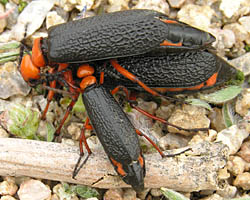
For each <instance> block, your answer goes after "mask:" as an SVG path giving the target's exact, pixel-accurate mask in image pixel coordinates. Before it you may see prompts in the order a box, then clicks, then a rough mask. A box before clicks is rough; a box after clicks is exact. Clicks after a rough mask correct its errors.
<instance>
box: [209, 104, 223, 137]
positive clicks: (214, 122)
mask: <svg viewBox="0 0 250 200" xmlns="http://www.w3.org/2000/svg"><path fill="white" fill-rule="evenodd" d="M208 118H209V119H210V120H211V127H212V128H213V129H215V130H216V131H217V132H219V131H222V130H224V129H225V128H226V125H225V123H224V119H223V115H222V111H221V109H219V108H216V107H215V108H213V110H212V111H211V112H209V115H208Z"/></svg>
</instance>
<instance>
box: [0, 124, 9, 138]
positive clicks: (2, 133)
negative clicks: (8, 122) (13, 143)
mask: <svg viewBox="0 0 250 200" xmlns="http://www.w3.org/2000/svg"><path fill="white" fill-rule="evenodd" d="M8 137H9V134H8V133H7V132H6V131H5V130H4V129H3V128H1V127H0V138H8Z"/></svg>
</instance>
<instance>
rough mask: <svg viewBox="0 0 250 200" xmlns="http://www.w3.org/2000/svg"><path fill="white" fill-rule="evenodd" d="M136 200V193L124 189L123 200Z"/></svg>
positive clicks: (129, 189)
mask: <svg viewBox="0 0 250 200" xmlns="http://www.w3.org/2000/svg"><path fill="white" fill-rule="evenodd" d="M135 199H136V191H135V190H133V189H131V188H128V189H124V194H123V200H135Z"/></svg>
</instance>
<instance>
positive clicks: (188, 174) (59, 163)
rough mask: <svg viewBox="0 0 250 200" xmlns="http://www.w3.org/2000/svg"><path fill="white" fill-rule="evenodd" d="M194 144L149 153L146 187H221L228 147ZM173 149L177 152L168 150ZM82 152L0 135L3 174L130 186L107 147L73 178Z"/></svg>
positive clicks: (59, 145) (96, 184) (94, 155)
mask: <svg viewBox="0 0 250 200" xmlns="http://www.w3.org/2000/svg"><path fill="white" fill-rule="evenodd" d="M191 148H192V151H187V152H185V153H183V154H182V155H179V156H176V157H174V158H164V159H162V158H161V156H160V155H159V154H158V153H153V154H148V155H145V159H146V177H145V187H148V188H160V187H168V188H172V189H175V190H177V191H183V192H190V191H199V190H216V189H218V188H219V186H218V180H217V175H218V170H219V169H220V168H223V167H224V166H225V164H226V161H227V158H228V149H227V147H226V146H225V145H223V144H221V143H208V142H204V143H201V144H197V145H195V146H191ZM182 150H183V149H182ZM178 151H180V150H178ZM173 152H175V153H176V151H165V153H166V154H168V153H173ZM78 153H79V149H78V148H77V147H74V146H67V145H64V144H59V143H48V142H40V141H34V140H22V139H12V138H0V175H2V176H7V175H9V176H30V177H35V178H42V179H50V180H58V181H65V182H70V183H78V184H84V185H89V186H93V187H97V188H121V187H130V186H128V185H126V184H125V183H124V182H123V181H122V180H121V179H120V177H118V176H117V174H116V172H115V171H114V169H113V166H112V165H111V163H110V162H109V160H108V158H107V156H106V155H105V154H104V151H100V152H96V151H94V152H93V154H92V155H91V156H90V158H89V160H88V162H87V163H86V164H85V165H84V167H83V168H82V169H81V170H80V172H79V174H78V175H77V176H76V179H77V180H74V179H72V178H71V176H72V172H73V169H74V165H75V164H76V161H77V159H78V155H79V154H78Z"/></svg>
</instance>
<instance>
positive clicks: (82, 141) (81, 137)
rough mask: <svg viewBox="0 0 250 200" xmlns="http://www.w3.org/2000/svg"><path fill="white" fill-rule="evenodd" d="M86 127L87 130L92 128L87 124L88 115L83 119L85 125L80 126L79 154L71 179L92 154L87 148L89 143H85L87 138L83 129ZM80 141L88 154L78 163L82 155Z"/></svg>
mask: <svg viewBox="0 0 250 200" xmlns="http://www.w3.org/2000/svg"><path fill="white" fill-rule="evenodd" d="M86 129H88V130H92V129H93V128H92V126H91V125H90V124H89V118H88V117H87V119H86V121H85V125H84V127H83V128H82V131H81V135H80V140H79V148H80V156H79V158H78V161H77V163H76V165H75V168H74V171H73V175H72V178H73V179H75V177H76V175H77V174H78V172H79V171H80V169H81V168H82V166H83V165H84V164H85V163H86V162H87V160H88V158H89V156H90V155H91V154H92V151H91V149H90V148H89V145H88V143H87V139H86V137H85V130H86ZM82 143H84V146H85V148H86V150H87V153H88V155H87V157H86V158H85V160H84V161H83V162H82V164H81V165H80V162H81V159H82V157H83V156H84V152H83V146H82ZM79 165H80V166H79ZM78 166H79V167H78Z"/></svg>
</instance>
